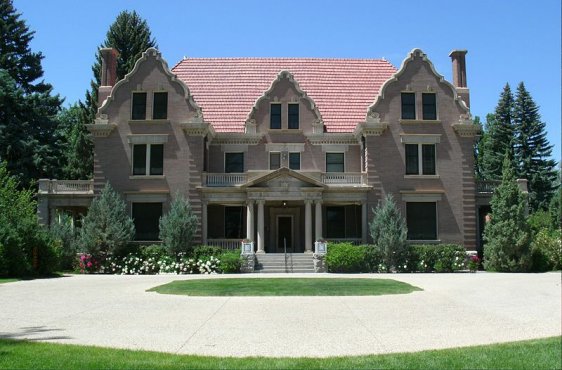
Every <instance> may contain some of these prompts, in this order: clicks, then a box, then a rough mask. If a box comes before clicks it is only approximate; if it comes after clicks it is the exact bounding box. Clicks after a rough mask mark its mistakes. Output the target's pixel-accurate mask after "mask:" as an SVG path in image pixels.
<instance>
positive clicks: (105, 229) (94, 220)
mask: <svg viewBox="0 0 562 370" xmlns="http://www.w3.org/2000/svg"><path fill="white" fill-rule="evenodd" d="M134 235H135V225H134V223H133V220H132V219H131V217H129V214H128V213H127V207H126V204H125V202H124V201H123V199H122V198H121V197H120V196H119V194H117V192H116V191H115V190H113V188H112V187H111V185H109V183H107V184H106V185H105V187H104V188H103V190H102V191H101V194H100V196H99V197H97V198H96V199H94V200H93V201H92V204H91V206H90V209H89V210H88V214H87V215H86V217H84V219H83V220H82V228H81V229H80V245H81V247H82V248H83V249H84V251H85V252H86V253H88V254H91V255H93V256H95V257H96V258H97V259H101V260H103V259H104V258H105V257H106V256H107V255H108V254H120V253H123V249H125V248H126V247H127V243H128V242H129V241H130V240H131V239H133V237H134Z"/></svg>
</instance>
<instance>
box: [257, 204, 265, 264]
mask: <svg viewBox="0 0 562 370" xmlns="http://www.w3.org/2000/svg"><path fill="white" fill-rule="evenodd" d="M264 204H265V200H258V250H257V252H256V253H265V248H264V244H263V241H264V239H263V238H264V228H263V223H264V220H263V217H264V216H263V208H264Z"/></svg>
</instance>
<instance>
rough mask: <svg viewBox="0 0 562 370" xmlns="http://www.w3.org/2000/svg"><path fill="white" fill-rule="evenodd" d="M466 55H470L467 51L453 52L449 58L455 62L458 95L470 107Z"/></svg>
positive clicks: (454, 76) (454, 70)
mask: <svg viewBox="0 0 562 370" xmlns="http://www.w3.org/2000/svg"><path fill="white" fill-rule="evenodd" d="M466 53H468V51H467V50H453V51H451V53H450V54H449V56H450V57H451V60H452V62H453V85H454V86H455V87H456V88H457V93H458V94H459V95H460V96H461V98H462V100H464V102H465V103H466V105H467V106H468V107H470V95H469V91H468V87H467V84H466V62H465V55H466Z"/></svg>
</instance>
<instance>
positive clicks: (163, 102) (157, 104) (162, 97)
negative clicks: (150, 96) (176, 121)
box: [152, 92, 168, 119]
mask: <svg viewBox="0 0 562 370" xmlns="http://www.w3.org/2000/svg"><path fill="white" fill-rule="evenodd" d="M152 104H153V106H152V119H167V118H168V93H167V92H155V93H154V101H153V102H152Z"/></svg>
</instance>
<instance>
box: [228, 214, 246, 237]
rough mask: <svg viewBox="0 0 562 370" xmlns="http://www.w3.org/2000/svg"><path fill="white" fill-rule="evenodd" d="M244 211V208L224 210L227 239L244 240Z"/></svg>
mask: <svg viewBox="0 0 562 370" xmlns="http://www.w3.org/2000/svg"><path fill="white" fill-rule="evenodd" d="M242 215H243V209H242V207H225V208H224V236H225V238H227V239H240V238H243V237H244V235H243V234H242V230H243V224H242V223H243V217H242Z"/></svg>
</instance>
